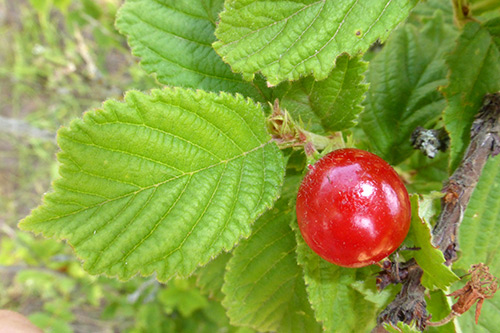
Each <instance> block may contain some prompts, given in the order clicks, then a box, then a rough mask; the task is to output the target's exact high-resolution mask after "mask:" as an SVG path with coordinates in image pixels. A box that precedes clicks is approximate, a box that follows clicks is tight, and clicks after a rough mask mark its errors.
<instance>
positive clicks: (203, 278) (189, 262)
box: [19, 0, 500, 332]
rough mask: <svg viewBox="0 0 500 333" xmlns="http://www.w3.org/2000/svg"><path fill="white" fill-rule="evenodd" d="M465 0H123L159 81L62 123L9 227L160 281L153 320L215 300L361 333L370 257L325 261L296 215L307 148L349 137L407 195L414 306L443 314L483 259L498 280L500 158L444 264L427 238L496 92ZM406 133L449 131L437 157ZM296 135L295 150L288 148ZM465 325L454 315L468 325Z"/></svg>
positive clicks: (488, 23) (491, 62) (87, 261)
mask: <svg viewBox="0 0 500 333" xmlns="http://www.w3.org/2000/svg"><path fill="white" fill-rule="evenodd" d="M458 2H460V3H462V2H461V1H458ZM453 3H454V4H455V5H456V3H457V1H453ZM414 7H415V8H414ZM471 8H476V9H474V10H475V11H476V13H478V14H477V17H475V18H474V19H469V18H468V17H464V16H461V15H458V14H457V12H456V11H455V12H454V11H453V10H452V3H449V4H443V3H442V2H439V1H431V0H429V1H426V2H419V3H418V4H417V1H416V0H375V1H369V2H368V1H358V0H346V1H334V0H314V1H310V0H300V1H293V2H292V1H279V2H278V1H276V2H275V1H263V0H226V1H222V0H196V1H174V0H127V1H126V2H125V4H124V5H123V6H122V8H121V9H120V11H119V12H118V15H117V20H116V25H117V28H118V29H119V31H120V32H121V33H123V34H125V35H126V36H127V38H128V42H129V44H130V47H131V49H132V52H133V53H134V54H135V55H136V56H138V57H139V58H140V64H141V66H142V68H143V69H144V70H145V71H146V72H147V73H150V74H154V75H155V77H156V79H157V80H158V81H159V83H160V84H162V85H164V87H163V89H155V90H151V91H148V92H145V93H144V92H139V91H129V92H128V93H127V94H126V95H125V98H124V100H123V101H118V100H113V99H111V100H108V101H106V102H104V104H103V105H102V107H100V108H97V109H94V110H91V111H88V112H86V113H85V114H84V116H83V118H82V119H76V120H73V121H72V122H71V123H70V124H69V125H68V126H67V127H63V128H61V129H60V130H59V132H58V144H59V147H60V148H61V152H60V153H59V154H58V161H59V163H60V167H59V175H60V177H59V178H58V179H56V180H55V181H54V183H53V189H52V191H51V192H49V193H48V194H47V195H45V196H44V199H43V203H42V204H41V206H40V207H38V208H36V209H34V210H33V211H32V212H31V214H30V215H29V216H28V217H26V218H25V219H24V220H22V221H21V222H20V225H19V226H20V228H21V229H23V230H28V231H32V232H35V233H42V234H43V235H44V236H46V237H55V238H57V239H65V240H67V241H68V243H69V244H70V245H71V246H72V247H73V248H74V250H75V252H76V254H77V255H78V256H79V257H80V258H81V259H82V260H83V268H84V269H85V270H86V271H87V272H89V273H90V274H95V275H98V274H105V275H107V276H112V277H118V278H119V279H122V280H127V279H130V278H132V277H134V276H135V275H138V274H139V275H144V276H149V275H154V277H155V278H156V279H157V280H158V281H160V282H167V281H169V280H170V281H174V282H173V283H174V288H173V289H167V290H165V291H162V293H161V294H160V296H159V300H160V301H161V304H162V308H161V309H160V308H158V307H157V306H156V305H151V306H150V307H148V308H144V309H143V310H141V311H142V312H141V313H139V316H140V317H141V318H143V322H144V323H146V322H147V321H148V320H149V318H152V319H151V322H152V323H153V322H154V323H155V324H154V325H156V327H157V328H158V329H159V330H161V329H167V326H168V325H167V324H164V323H162V322H161V313H162V311H164V309H172V310H171V311H178V312H179V313H180V314H181V315H182V316H184V317H189V316H192V315H194V314H196V313H198V312H200V311H202V312H203V313H205V314H204V315H203V316H205V315H206V316H211V315H213V316H214V317H217V318H224V320H226V317H225V316H216V315H215V314H213V313H212V314H210V312H209V310H208V309H209V308H211V305H210V304H211V303H208V302H213V303H214V304H218V305H217V306H218V307H215V308H214V309H215V310H213V311H224V310H222V308H221V307H220V304H219V303H218V302H221V304H222V306H223V307H224V309H225V311H226V313H227V316H228V318H229V322H230V323H231V325H234V326H240V327H245V328H248V329H250V330H256V331H279V332H316V331H318V332H319V331H321V330H325V331H327V332H349V331H356V332H361V331H370V330H371V329H372V328H373V327H374V326H375V325H376V316H377V314H378V313H380V312H381V311H382V310H383V308H384V307H385V306H386V305H387V303H388V302H389V301H390V298H391V297H392V295H394V294H395V293H396V292H397V288H396V287H392V286H391V287H388V289H387V290H384V291H383V292H381V293H379V292H378V291H377V290H376V288H375V282H374V279H375V278H374V275H376V274H377V272H378V271H379V270H380V269H379V267H376V266H372V267H367V268H363V269H347V268H341V267H338V266H335V265H333V264H331V263H328V262H326V261H324V260H323V259H321V258H320V257H318V256H317V255H316V254H315V253H314V252H312V251H311V250H310V249H309V248H308V247H307V245H306V244H305V242H304V241H303V239H302V236H301V235H300V232H299V230H298V227H297V224H296V220H295V207H294V197H295V195H296V189H297V186H298V183H299V182H300V179H301V176H303V174H304V173H305V172H307V167H306V165H307V163H306V162H305V161H306V160H307V161H308V162H314V160H315V159H316V158H317V157H318V156H319V154H317V151H316V150H315V149H314V147H319V146H321V148H319V149H320V150H321V149H323V148H325V150H324V152H327V151H328V150H329V149H332V147H336V146H338V145H353V146H357V147H361V148H365V149H367V150H371V151H373V152H375V153H377V154H379V155H380V156H381V157H383V158H384V159H386V160H387V161H389V162H390V163H391V164H392V165H394V166H396V168H397V169H398V170H400V171H402V176H403V178H404V179H405V180H406V181H408V182H411V183H410V184H408V188H411V189H418V190H421V192H420V193H416V194H415V195H414V196H413V197H412V214H413V218H412V226H411V231H410V233H409V235H408V237H407V239H406V241H405V245H406V246H408V247H415V248H418V249H419V250H417V251H415V252H414V253H411V252H409V253H405V254H404V256H405V257H407V258H410V257H413V258H415V260H416V261H417V263H418V264H419V265H420V266H421V268H422V269H423V271H424V275H423V278H422V284H423V286H424V287H426V288H427V289H428V290H429V292H430V293H431V294H432V297H431V300H430V301H429V307H428V309H429V311H431V314H432V315H433V318H443V317H445V314H446V312H447V311H449V309H450V306H449V304H448V301H447V300H446V297H445V293H447V292H448V288H449V287H450V286H451V288H454V286H455V282H456V281H457V280H458V277H457V275H460V274H458V273H459V272H460V273H464V272H465V271H466V270H467V269H468V267H469V266H470V265H471V264H474V263H478V262H484V263H486V264H488V265H489V266H490V268H491V271H492V272H493V273H494V274H496V275H499V274H500V265H499V261H498V260H495V259H494V258H495V255H496V253H497V252H498V250H499V247H500V245H499V244H500V243H499V242H498V240H497V238H496V230H497V229H498V227H499V226H498V224H499V222H498V221H500V215H499V214H500V213H499V209H498V207H500V202H499V198H500V197H499V196H498V190H497V188H498V186H500V179H499V174H498V170H499V165H498V164H499V162H498V161H500V160H499V159H498V158H496V159H494V160H491V161H490V162H488V165H487V167H486V169H485V171H484V173H483V175H482V176H481V179H480V182H479V186H478V187H477V189H476V191H475V192H474V195H473V198H472V200H471V203H470V205H469V207H468V209H467V211H466V212H465V219H464V221H463V225H462V227H461V229H460V234H459V237H460V239H459V242H460V247H461V250H462V255H461V259H460V261H459V262H458V263H457V266H455V267H452V269H450V268H449V267H447V266H445V265H444V256H443V254H442V253H441V251H439V250H438V249H436V248H435V247H434V246H433V243H432V224H433V222H434V221H435V219H436V215H437V214H439V209H434V207H435V203H436V202H437V201H438V200H439V197H438V196H432V195H431V196H429V192H430V190H435V189H436V184H438V186H439V184H440V183H441V182H442V181H444V180H445V177H446V171H445V170H442V169H443V166H446V165H448V166H449V170H454V169H455V168H456V166H457V164H458V163H459V162H460V159H461V157H462V155H463V153H464V151H465V149H466V147H467V145H468V142H469V133H470V127H471V124H472V121H473V119H474V117H475V114H476V113H477V111H478V110H479V108H480V106H481V103H482V99H483V96H484V95H485V94H487V93H493V92H496V91H499V90H500V17H499V15H498V13H496V12H495V11H494V10H495V9H496V8H497V7H494V8H493V10H490V9H487V8H483V7H481V6H480V5H479V2H477V3H475V7H474V6H472V7H471ZM488 8H489V7H488ZM412 10H413V11H412ZM462 14H463V13H462ZM483 14H484V16H483ZM454 15H455V16H454ZM464 15H465V14H464ZM467 15H474V11H472V12H471V13H469V14H467ZM468 21H470V22H468ZM453 22H455V23H456V24H454V23H453ZM273 105H274V106H273ZM279 110H285V111H286V112H285V113H283V114H278V118H276V115H277V113H276V112H277V111H279ZM271 113H272V116H274V117H275V118H271V117H269V115H270V114H271ZM283 115H286V116H283ZM281 116H283V117H282V118H279V117H281ZM288 117H291V118H288ZM270 119H272V121H274V122H272V121H271V120H270ZM273 126H274V127H273ZM276 126H278V127H279V126H281V127H279V128H278V131H277V130H276ZM418 126H423V127H426V128H432V129H442V128H444V129H445V130H446V131H447V133H448V135H449V138H450V148H449V151H448V152H446V153H439V154H438V156H437V157H436V160H437V162H435V163H434V164H432V163H431V162H429V161H427V160H424V159H425V158H424V157H422V156H420V155H418V154H420V153H419V152H415V151H414V150H413V148H412V147H411V144H410V137H411V135H412V132H413V131H414V130H415V128H416V127H418ZM297 128H300V129H301V130H297ZM294 131H295V132H294ZM320 135H321V137H320ZM318 138H322V139H318ZM346 138H347V139H348V140H347V142H348V143H347V144H346V143H344V141H343V139H346ZM285 139H286V140H289V141H286V140H285ZM294 140H295V141H294ZM315 140H320V141H321V140H323V141H321V142H322V143H324V140H331V141H328V142H329V144H322V145H319V146H315V144H316V143H318V142H319V141H315ZM335 140H337V141H335ZM339 142H340V143H339ZM300 144H302V146H304V147H305V148H304V151H305V152H306V154H307V159H306V157H305V156H304V154H302V150H301V149H298V150H301V152H300V153H298V154H297V153H295V152H294V153H292V152H291V149H286V148H290V147H293V148H297V147H298V146H300ZM311 147H313V148H311ZM280 148H281V150H280ZM296 150H297V149H296ZM285 175H286V176H285ZM283 183H284V184H285V185H284V186H283V189H282V184H283ZM419 195H420V196H419ZM423 197H425V198H427V199H426V200H420V201H419V198H423ZM429 198H430V199H429ZM200 266H203V267H200ZM454 270H455V272H456V273H457V274H455V272H454ZM192 274H195V275H196V278H193V280H191V279H188V280H182V279H180V278H188V277H189V276H190V275H192ZM176 277H178V278H176ZM172 278H176V279H172ZM194 280H196V284H197V285H198V286H199V287H200V291H193V290H191V289H190V288H192V287H193V285H194V282H193V281H194ZM179 281H181V282H179ZM182 281H190V282H189V283H188V282H182ZM183 283H187V284H183ZM203 294H206V295H208V296H209V298H210V301H208V300H206V298H204V296H203ZM498 302H499V301H498V297H496V298H495V299H493V300H492V301H491V303H490V304H488V302H486V303H485V305H484V308H483V313H482V316H481V319H480V326H478V327H479V328H477V331H478V332H479V331H481V332H483V331H494V330H495V328H496V327H498V326H499V325H500V322H499V321H498V320H499V319H498V318H499V316H498V313H496V312H495V311H496V310H495V306H496V307H497V308H498ZM217 309H218V310H217ZM169 311H170V310H169ZM197 311H198V312H197ZM42 319H43V318H42ZM42 319H40V320H42ZM218 320H219V319H218ZM220 320H221V321H220V323H221V324H220V325H222V326H224V327H226V326H227V325H228V323H227V322H225V321H224V320H223V319H220ZM472 322H473V320H472V319H471V316H470V315H469V314H466V315H464V316H463V317H462V318H461V319H460V325H462V326H463V327H466V328H467V329H470V330H468V331H475V330H476V328H472ZM212 324H213V323H212ZM212 324H210V325H212ZM163 325H167V326H163ZM453 325H454V324H449V325H447V326H444V327H443V328H442V330H441V331H443V332H447V331H449V330H450V329H451V330H453ZM145 327H146V326H145ZM186 327H188V326H186ZM397 327H398V328H396V326H394V327H392V328H390V329H391V330H393V331H397V330H399V331H401V330H402V331H405V332H406V331H408V332H410V331H414V330H415V328H413V327H412V326H411V325H410V326H408V325H403V324H401V323H400V324H399V325H397ZM212 328H213V326H207V330H208V329H212ZM186 329H187V328H186ZM433 330H435V331H436V330H437V331H440V329H433Z"/></svg>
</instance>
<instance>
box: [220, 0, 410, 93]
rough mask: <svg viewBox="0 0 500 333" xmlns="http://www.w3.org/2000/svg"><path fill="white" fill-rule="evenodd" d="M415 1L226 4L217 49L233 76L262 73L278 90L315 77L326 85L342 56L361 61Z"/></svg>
mask: <svg viewBox="0 0 500 333" xmlns="http://www.w3.org/2000/svg"><path fill="white" fill-rule="evenodd" d="M416 3H417V1H416V0H374V1H370V2H369V3H368V2H364V1H358V0H348V1H335V0H320V1H317V0H302V1H293V2H292V1H264V0H232V1H226V2H225V9H224V11H223V12H222V13H221V14H220V23H219V25H218V26H217V29H216V30H215V34H216V36H217V38H218V39H219V40H220V41H217V42H215V43H214V44H213V46H214V48H215V49H216V51H217V53H219V54H220V55H221V56H222V58H223V59H224V61H226V62H227V63H229V64H230V65H231V67H232V69H233V71H235V72H237V73H243V76H244V77H245V78H246V79H252V78H253V76H254V74H255V73H256V72H258V71H260V72H262V73H263V74H264V76H266V78H267V80H268V81H269V82H270V83H271V84H272V85H276V84H278V83H279V82H281V81H284V80H298V79H299V78H300V77H302V76H307V75H309V74H311V73H312V74H313V75H314V77H315V79H316V80H322V79H325V78H326V77H327V76H328V74H329V73H330V71H331V70H332V68H333V67H334V66H335V59H336V58H337V57H338V56H339V55H340V54H342V53H344V52H346V53H348V54H350V55H353V56H354V55H357V54H358V53H360V52H363V51H366V50H367V49H368V48H369V47H370V45H371V44H372V43H373V42H375V41H376V40H377V39H381V40H384V39H386V38H387V36H388V35H389V33H390V32H391V30H393V29H394V28H395V27H396V26H397V25H398V24H399V23H400V22H401V21H402V20H404V19H405V18H406V17H407V16H408V13H409V11H410V10H411V9H412V8H413V7H414V6H415V4H416Z"/></svg>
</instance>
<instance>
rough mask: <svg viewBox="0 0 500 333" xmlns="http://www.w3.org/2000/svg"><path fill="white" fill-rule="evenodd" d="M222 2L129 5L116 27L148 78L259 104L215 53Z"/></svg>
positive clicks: (152, 0)
mask: <svg viewBox="0 0 500 333" xmlns="http://www.w3.org/2000/svg"><path fill="white" fill-rule="evenodd" d="M223 2H224V1H223V0H193V1H176V0H127V1H126V3H125V4H124V5H123V6H122V8H121V9H120V11H119V13H118V16H117V20H116V25H117V27H118V29H119V30H120V32H121V33H123V34H124V35H126V36H127V37H128V42H129V44H130V46H131V48H132V52H133V53H134V54H135V55H137V56H138V57H140V58H141V65H142V67H143V68H144V69H145V70H146V72H148V73H156V77H157V78H158V81H160V82H161V83H163V84H166V85H172V86H181V87H188V88H198V89H205V90H209V91H215V92H218V91H226V92H233V93H235V92H239V93H241V94H243V95H245V96H249V97H252V98H254V99H258V100H261V99H262V96H260V95H259V92H258V90H257V89H256V88H255V87H254V86H253V85H252V84H251V83H249V82H246V81H244V80H243V78H242V77H241V75H239V74H235V73H233V72H231V68H230V67H229V66H228V65H227V64H225V63H224V62H223V61H222V59H221V58H220V57H219V56H218V55H217V54H216V53H215V51H214V49H213V48H212V42H214V41H215V35H214V31H215V25H216V21H217V19H218V12H219V11H220V10H222V7H223Z"/></svg>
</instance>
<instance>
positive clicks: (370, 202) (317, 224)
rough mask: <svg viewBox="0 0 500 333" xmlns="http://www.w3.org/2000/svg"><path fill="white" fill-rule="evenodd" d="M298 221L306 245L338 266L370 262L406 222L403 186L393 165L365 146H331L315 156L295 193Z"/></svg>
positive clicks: (394, 241)
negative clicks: (359, 147)
mask: <svg viewBox="0 0 500 333" xmlns="http://www.w3.org/2000/svg"><path fill="white" fill-rule="evenodd" d="M296 210H297V221H298V224H299V228H300V231H301V233H302V236H303V237H304V240H305V241H306V243H307V244H308V245H309V247H310V248H311V249H312V250H313V251H314V252H316V253H317V254H318V255H320V256H321V257H322V258H324V259H325V260H327V261H329V262H331V263H334V264H336V265H339V266H343V267H363V266H368V265H371V264H374V263H376V262H378V261H380V260H382V259H384V258H385V257H387V256H388V255H389V254H391V253H392V252H394V251H395V250H396V249H397V248H398V247H399V246H400V245H401V243H402V242H403V240H404V239H405V237H406V235H407V233H408V230H409V228H410V220H411V206H410V199H409V197H408V192H407V190H406V188H405V186H404V184H403V182H402V181H401V179H400V178H399V176H398V174H397V173H396V171H394V169H393V168H392V167H391V166H390V165H389V164H388V163H387V162H385V161H384V160H383V159H381V158H380V157H378V156H377V155H374V154H372V153H369V152H367V151H364V150H360V149H354V148H345V149H339V150H335V151H333V152H331V153H329V154H327V155H325V156H324V157H323V158H321V159H320V160H319V161H318V162H316V163H315V164H314V165H313V166H312V168H311V169H310V170H309V172H308V173H307V175H306V176H305V178H304V179H303V181H302V183H301V185H300V188H299V192H298V195H297V208H296Z"/></svg>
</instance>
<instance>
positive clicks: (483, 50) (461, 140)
mask: <svg viewBox="0 0 500 333" xmlns="http://www.w3.org/2000/svg"><path fill="white" fill-rule="evenodd" d="M499 47H500V18H498V19H495V20H492V21H490V22H487V23H486V24H485V25H484V26H481V25H480V24H478V23H475V22H471V23H468V24H467V25H466V26H465V28H464V30H463V32H462V35H461V36H460V38H459V39H458V42H457V46H456V47H455V49H454V50H453V52H452V53H451V54H450V55H449V57H448V59H447V64H448V66H449V68H450V74H449V85H448V86H447V87H445V88H443V89H442V92H443V94H444V95H445V96H446V99H447V101H448V106H447V108H446V109H445V111H444V117H443V119H444V122H445V126H446V129H447V131H448V133H449V135H450V151H451V161H450V167H451V170H454V169H455V168H456V167H457V165H458V163H459V162H460V160H461V158H462V155H463V153H464V152H465V149H466V148H467V145H468V143H469V141H470V128H471V125H472V121H473V120H474V116H475V115H476V114H477V113H478V111H479V109H480V107H481V104H482V101H483V98H484V96H485V95H486V94H487V93H494V92H497V91H499V90H500V49H499Z"/></svg>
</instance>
